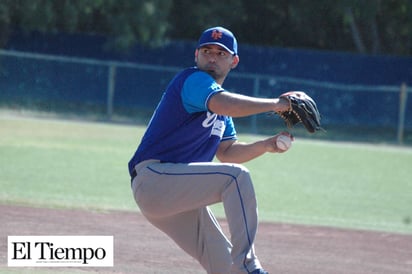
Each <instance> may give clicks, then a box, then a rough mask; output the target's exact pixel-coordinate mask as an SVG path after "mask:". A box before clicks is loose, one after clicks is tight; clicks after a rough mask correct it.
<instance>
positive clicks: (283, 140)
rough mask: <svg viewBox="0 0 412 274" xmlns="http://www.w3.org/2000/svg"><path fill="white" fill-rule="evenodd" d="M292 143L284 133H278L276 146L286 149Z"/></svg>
mask: <svg viewBox="0 0 412 274" xmlns="http://www.w3.org/2000/svg"><path fill="white" fill-rule="evenodd" d="M291 145H292V139H290V137H289V136H286V135H279V136H278V137H277V138H276V146H277V148H278V149H280V150H288V149H289V148H290V146H291Z"/></svg>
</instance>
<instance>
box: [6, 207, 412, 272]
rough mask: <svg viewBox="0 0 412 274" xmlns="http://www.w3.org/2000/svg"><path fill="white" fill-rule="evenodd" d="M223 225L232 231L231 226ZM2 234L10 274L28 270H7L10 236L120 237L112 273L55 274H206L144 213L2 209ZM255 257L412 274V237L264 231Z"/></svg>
mask: <svg viewBox="0 0 412 274" xmlns="http://www.w3.org/2000/svg"><path fill="white" fill-rule="evenodd" d="M221 223H222V226H223V227H224V229H225V230H226V231H227V224H226V223H225V222H224V221H221ZM0 227H1V230H0V231H1V242H0V256H1V257H0V263H1V264H0V270H1V271H3V272H12V273H13V272H15V271H20V270H21V269H19V270H16V269H12V268H7V236H8V235H113V236H114V245H115V253H114V255H115V261H114V264H115V266H114V267H113V268H77V269H67V268H66V269H62V268H53V272H56V273H57V272H62V271H65V272H75V273H168V274H169V273H204V271H202V269H201V267H200V266H199V265H198V263H197V262H196V261H194V260H193V259H192V258H191V257H189V256H188V255H186V254H185V253H184V252H182V251H181V250H180V249H179V248H177V246H176V245H175V244H174V243H173V242H172V241H171V240H169V238H167V237H166V236H165V235H164V234H162V232H160V231H159V230H157V229H155V228H154V227H152V226H151V225H150V224H149V223H148V222H146V220H145V219H144V218H143V217H142V216H141V215H140V213H133V212H118V211H110V212H95V211H86V210H63V209H46V208H32V207H23V206H11V205H0ZM256 250H257V254H258V255H259V257H260V260H261V261H262V263H263V265H264V267H265V268H266V270H268V271H269V272H270V273H272V274H273V273H291V274H292V273H296V274H297V273H299V274H302V273H334V274H339V273H345V274H355V273H359V274H361V273H362V274H369V273H371V274H372V273H374V274H379V273H382V274H388V273H396V274H402V273H405V274H406V273H412V235H401V234H391V233H383V232H370V231H358V230H343V229H335V228H326V227H313V226H300V225H299V226H298V225H288V224H276V223H275V224H272V223H262V224H261V225H260V226H259V233H258V237H257V240H256ZM26 270H27V271H25V273H27V272H31V271H32V270H33V269H26Z"/></svg>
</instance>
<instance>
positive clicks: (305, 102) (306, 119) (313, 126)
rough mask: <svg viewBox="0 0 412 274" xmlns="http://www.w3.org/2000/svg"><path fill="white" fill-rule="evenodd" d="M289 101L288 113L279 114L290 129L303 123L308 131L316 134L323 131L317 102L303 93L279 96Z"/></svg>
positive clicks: (296, 92) (294, 92) (291, 92)
mask: <svg viewBox="0 0 412 274" xmlns="http://www.w3.org/2000/svg"><path fill="white" fill-rule="evenodd" d="M279 98H285V99H287V100H288V101H289V104H290V107H289V110H288V111H283V112H278V115H279V116H280V117H281V118H282V119H283V120H284V121H285V123H286V126H287V127H288V128H292V127H293V126H294V125H296V124H298V123H300V122H302V124H303V125H304V126H305V128H306V130H307V131H309V132H310V133H314V132H315V131H317V130H321V129H322V128H321V127H320V113H319V111H318V108H317V106H316V103H315V101H314V100H313V99H312V98H311V97H309V96H308V95H307V94H306V93H305V92H303V91H289V92H285V93H283V94H282V95H280V96H279Z"/></svg>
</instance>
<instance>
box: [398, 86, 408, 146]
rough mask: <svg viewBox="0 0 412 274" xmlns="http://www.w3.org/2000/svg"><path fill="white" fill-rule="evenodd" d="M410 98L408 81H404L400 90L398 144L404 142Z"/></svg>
mask: <svg viewBox="0 0 412 274" xmlns="http://www.w3.org/2000/svg"><path fill="white" fill-rule="evenodd" d="M407 100H408V91H407V87H406V83H402V85H401V90H400V92H399V119H398V144H400V145H402V144H403V135H404V127H405V111H406V101H407Z"/></svg>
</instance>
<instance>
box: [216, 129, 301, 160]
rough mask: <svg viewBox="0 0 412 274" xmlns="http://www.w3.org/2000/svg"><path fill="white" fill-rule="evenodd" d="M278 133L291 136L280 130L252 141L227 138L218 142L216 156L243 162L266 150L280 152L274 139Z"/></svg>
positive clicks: (220, 158) (221, 158)
mask: <svg viewBox="0 0 412 274" xmlns="http://www.w3.org/2000/svg"><path fill="white" fill-rule="evenodd" d="M280 135H286V136H288V137H290V138H293V137H292V136H291V135H290V134H289V133H288V132H281V133H279V134H276V135H274V136H272V137H268V138H265V139H262V140H259V141H256V142H252V143H243V142H239V141H237V140H227V141H223V142H221V143H220V144H219V147H218V149H217V152H216V158H217V159H218V160H219V161H221V162H226V163H238V164H240V163H245V162H247V161H250V160H253V159H255V158H257V157H259V156H261V155H263V154H265V153H266V152H271V153H282V152H285V151H286V150H281V149H279V148H278V147H277V146H276V140H277V138H278V137H279V136H280Z"/></svg>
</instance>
